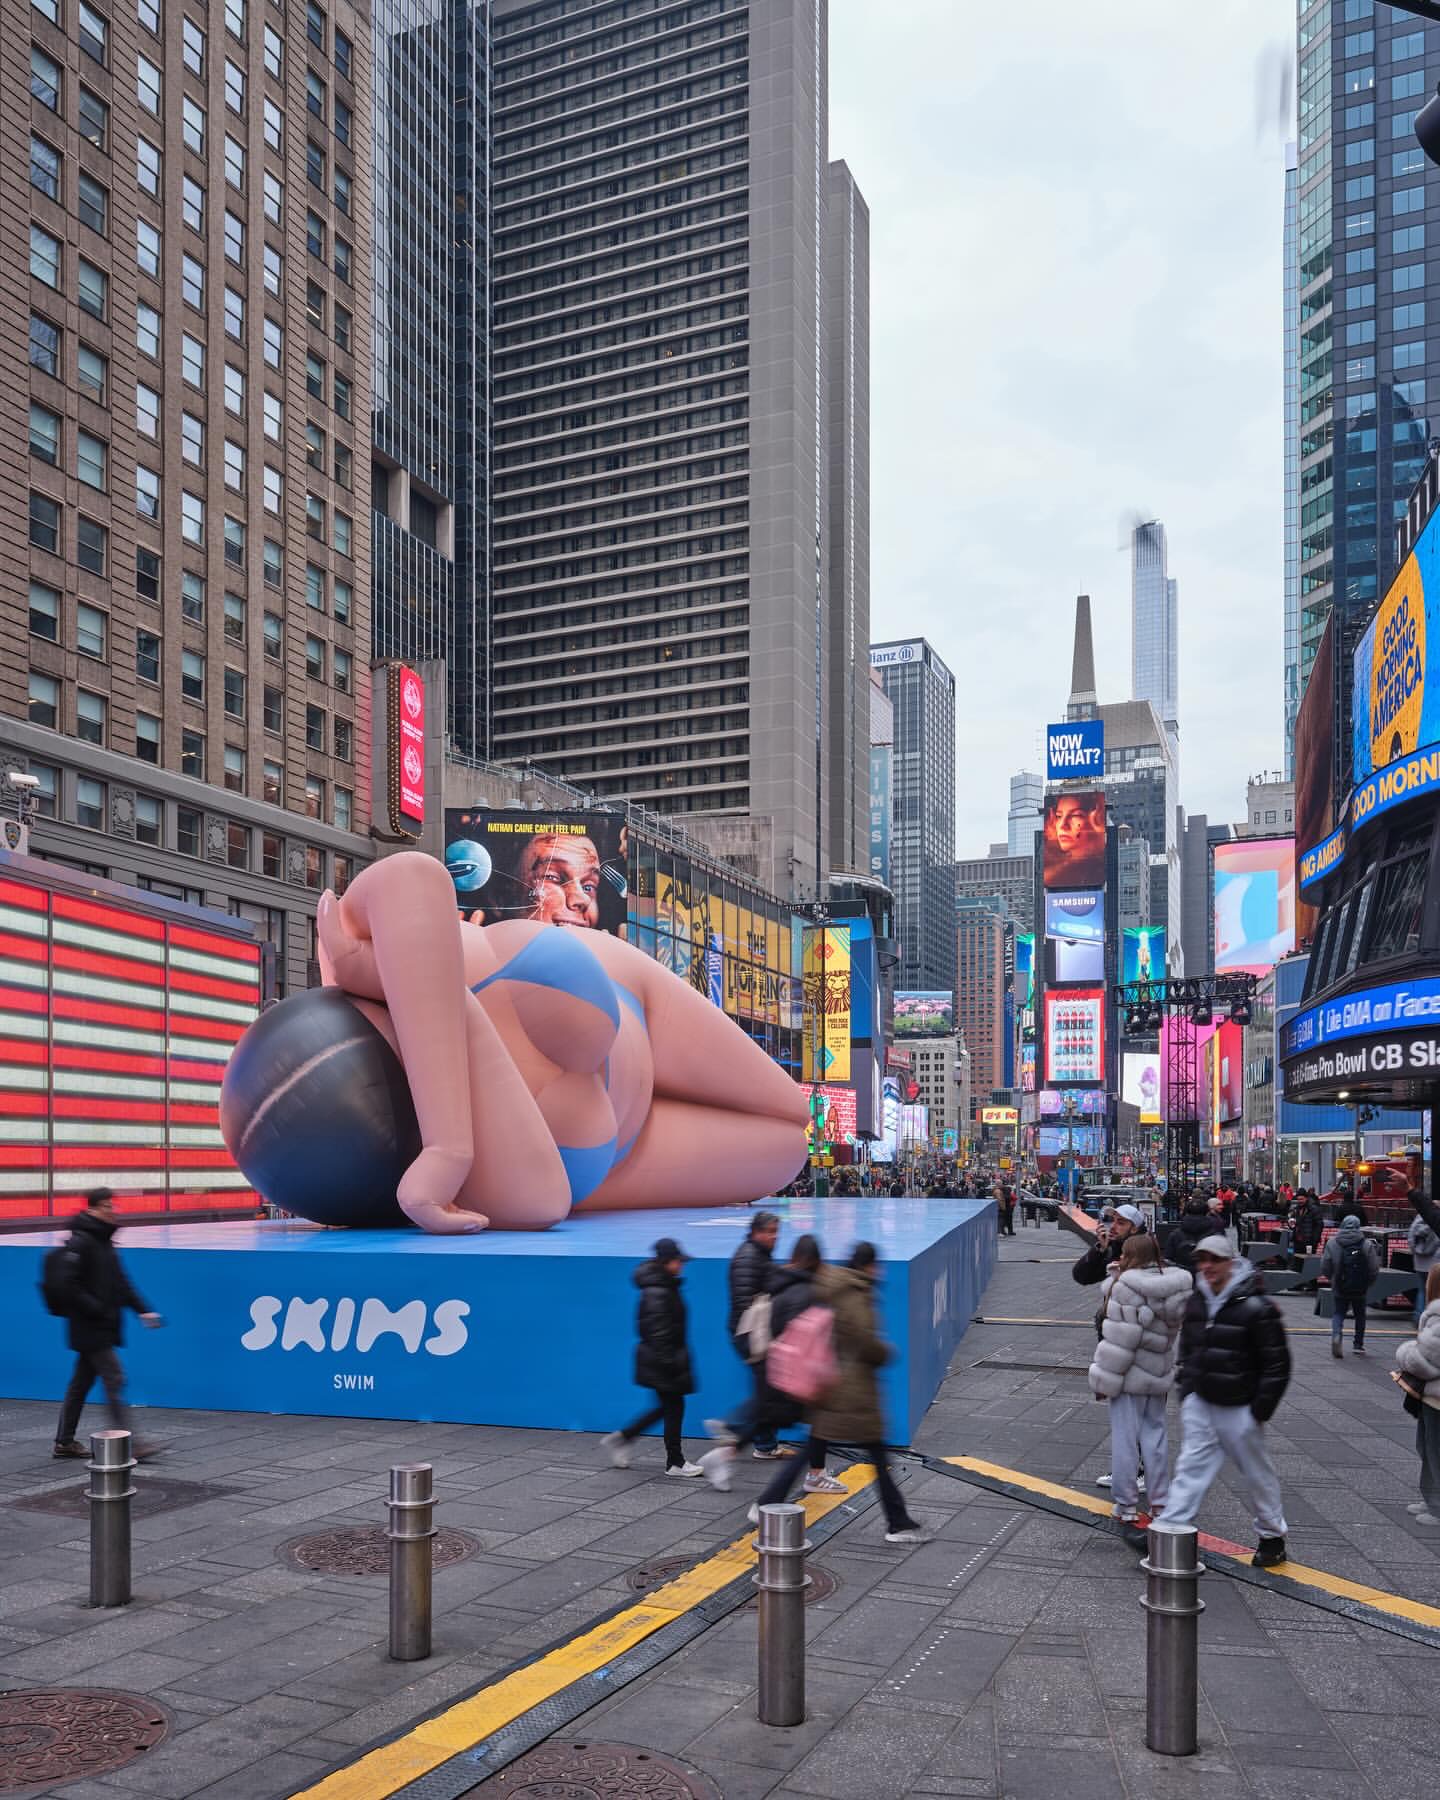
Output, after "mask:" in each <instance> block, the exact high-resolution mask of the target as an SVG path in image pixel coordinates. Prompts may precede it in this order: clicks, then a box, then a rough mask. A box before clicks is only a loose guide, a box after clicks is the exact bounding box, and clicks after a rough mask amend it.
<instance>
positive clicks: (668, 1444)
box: [600, 1237, 705, 1477]
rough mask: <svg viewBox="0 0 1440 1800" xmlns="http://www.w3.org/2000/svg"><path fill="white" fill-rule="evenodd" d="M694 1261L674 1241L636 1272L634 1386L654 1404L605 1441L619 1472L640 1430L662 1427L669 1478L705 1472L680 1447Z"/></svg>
mask: <svg viewBox="0 0 1440 1800" xmlns="http://www.w3.org/2000/svg"><path fill="white" fill-rule="evenodd" d="M689 1260H690V1258H689V1257H688V1256H686V1254H685V1252H684V1251H683V1250H682V1249H681V1248H680V1246H679V1245H678V1244H677V1243H676V1242H675V1240H674V1238H672V1237H662V1238H660V1239H658V1240H657V1242H656V1245H655V1254H654V1256H653V1257H651V1259H650V1260H649V1262H643V1263H641V1265H640V1267H639V1268H638V1269H637V1270H636V1271H635V1285H636V1287H638V1288H639V1290H640V1305H639V1308H638V1310H637V1312H636V1315H635V1325H636V1330H637V1332H638V1333H639V1337H640V1342H639V1343H638V1344H637V1345H636V1347H635V1385H636V1386H637V1387H645V1388H649V1389H650V1391H651V1392H652V1393H653V1394H654V1396H655V1405H654V1406H653V1407H651V1408H650V1410H649V1411H648V1412H643V1413H641V1415H640V1417H639V1418H638V1419H632V1420H631V1422H630V1423H629V1424H628V1425H627V1426H626V1427H625V1428H624V1430H623V1431H612V1432H610V1433H609V1434H608V1435H607V1436H605V1437H603V1438H601V1440H600V1447H601V1449H602V1450H605V1451H608V1453H609V1456H610V1461H611V1462H612V1463H613V1464H614V1466H615V1467H616V1468H617V1469H628V1468H629V1467H630V1446H631V1444H632V1443H633V1442H634V1441H635V1439H636V1438H637V1437H639V1436H640V1434H641V1432H642V1431H648V1430H649V1429H650V1427H651V1426H652V1425H660V1426H661V1427H662V1429H663V1431H664V1433H665V1473H666V1474H667V1475H678V1476H687V1477H694V1476H697V1475H703V1474H704V1473H705V1471H704V1470H703V1469H702V1468H701V1467H700V1465H699V1463H692V1462H691V1461H690V1460H689V1458H688V1457H687V1456H686V1454H685V1448H684V1445H683V1444H682V1442H681V1437H680V1434H681V1430H682V1428H683V1426H684V1423H685V1396H686V1395H687V1394H693V1393H694V1392H695V1371H694V1369H693V1367H692V1366H691V1362H690V1343H689V1336H688V1329H687V1328H688V1323H689V1321H688V1317H687V1314H686V1308H685V1298H684V1296H683V1295H682V1294H681V1292H680V1271H681V1269H682V1268H684V1266H685V1264H686V1263H687V1262H689Z"/></svg>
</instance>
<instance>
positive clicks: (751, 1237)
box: [727, 1209, 780, 1462]
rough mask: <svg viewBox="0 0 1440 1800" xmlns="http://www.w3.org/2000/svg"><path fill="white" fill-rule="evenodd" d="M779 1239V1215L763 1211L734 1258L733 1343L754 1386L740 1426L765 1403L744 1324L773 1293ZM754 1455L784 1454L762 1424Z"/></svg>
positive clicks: (730, 1321) (771, 1457)
mask: <svg viewBox="0 0 1440 1800" xmlns="http://www.w3.org/2000/svg"><path fill="white" fill-rule="evenodd" d="M779 1237H780V1219H779V1215H778V1214H776V1213H773V1212H765V1211H764V1210H763V1209H762V1210H761V1211H760V1212H757V1213H756V1214H755V1216H754V1218H753V1219H751V1221H750V1229H749V1231H748V1232H747V1233H746V1234H745V1241H744V1242H743V1243H742V1244H741V1246H740V1248H739V1249H738V1250H737V1251H736V1252H735V1254H734V1255H733V1256H732V1257H731V1258H730V1313H729V1317H728V1320H727V1326H728V1329H729V1332H730V1342H731V1343H732V1344H733V1345H734V1346H735V1354H736V1355H737V1356H738V1357H739V1358H740V1360H741V1362H743V1363H746V1364H749V1365H750V1371H751V1380H752V1382H753V1383H754V1386H753V1390H752V1392H751V1396H750V1399H749V1401H748V1403H747V1404H746V1406H745V1407H744V1408H742V1410H741V1412H740V1413H739V1414H738V1415H737V1420H736V1422H737V1423H743V1424H752V1425H753V1423H754V1422H755V1420H756V1419H757V1418H758V1417H759V1414H760V1409H761V1405H762V1401H763V1394H762V1392H761V1385H762V1377H763V1374H764V1371H763V1370H761V1369H759V1368H757V1367H756V1366H755V1364H754V1363H753V1362H752V1360H751V1356H750V1345H749V1342H748V1340H747V1339H746V1338H745V1337H744V1336H743V1334H742V1333H741V1331H740V1321H741V1319H742V1318H743V1317H744V1316H745V1310H746V1308H747V1307H748V1306H749V1304H750V1302H751V1301H752V1300H754V1299H757V1298H758V1297H759V1296H760V1295H761V1294H768V1293H769V1292H770V1287H771V1282H772V1280H773V1278H774V1274H775V1245H776V1242H777V1241H778V1239H779ZM754 1454H755V1458H756V1460H757V1461H759V1462H771V1461H773V1460H774V1459H775V1458H776V1457H777V1456H779V1455H780V1449H779V1447H778V1445H777V1444H776V1442H775V1433H774V1432H773V1431H771V1430H770V1428H769V1427H768V1426H766V1425H762V1426H761V1427H760V1429H759V1430H758V1431H757V1432H756V1433H755V1451H754Z"/></svg>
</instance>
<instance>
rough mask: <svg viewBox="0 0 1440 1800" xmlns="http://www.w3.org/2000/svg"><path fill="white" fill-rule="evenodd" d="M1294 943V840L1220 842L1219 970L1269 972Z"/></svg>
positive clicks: (1217, 868) (1217, 887)
mask: <svg viewBox="0 0 1440 1800" xmlns="http://www.w3.org/2000/svg"><path fill="white" fill-rule="evenodd" d="M1294 948H1295V840H1294V839H1293V838H1288V837H1284V838H1235V839H1233V840H1231V841H1230V842H1228V843H1224V844H1217V845H1216V846H1215V973H1216V974H1217V975H1230V974H1237V973H1241V972H1245V971H1248V972H1249V973H1251V974H1254V975H1264V974H1266V973H1267V972H1268V971H1269V970H1270V969H1272V968H1273V967H1274V966H1275V964H1276V963H1277V962H1279V960H1280V958H1281V957H1282V956H1286V955H1288V954H1289V952H1290V951H1292V950H1293V949H1294Z"/></svg>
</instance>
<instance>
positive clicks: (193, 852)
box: [175, 806, 202, 856]
mask: <svg viewBox="0 0 1440 1800" xmlns="http://www.w3.org/2000/svg"><path fill="white" fill-rule="evenodd" d="M201 823H202V821H201V816H200V814H199V813H198V812H197V811H196V810H195V808H194V807H193V806H177V807H176V808H175V848H176V849H177V850H178V851H180V853H181V854H182V855H183V856H198V855H199V854H200V828H201Z"/></svg>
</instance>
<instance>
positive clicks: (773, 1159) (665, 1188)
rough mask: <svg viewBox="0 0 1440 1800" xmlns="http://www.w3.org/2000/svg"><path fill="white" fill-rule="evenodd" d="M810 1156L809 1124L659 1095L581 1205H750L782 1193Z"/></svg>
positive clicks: (584, 1208) (586, 1208) (593, 1208)
mask: <svg viewBox="0 0 1440 1800" xmlns="http://www.w3.org/2000/svg"><path fill="white" fill-rule="evenodd" d="M804 1162H805V1127H804V1126H803V1125H798V1124H792V1123H790V1122H788V1121H786V1120H783V1119H762V1118H756V1117H755V1116H754V1114H751V1113H735V1112H727V1111H725V1110H723V1109H722V1108H720V1107H715V1106H691V1105H687V1104H686V1103H685V1102H684V1101H680V1100H657V1101H655V1103H654V1104H653V1106H652V1107H651V1109H650V1117H649V1119H648V1120H647V1121H646V1123H645V1126H644V1128H643V1130H642V1131H641V1133H640V1136H639V1138H638V1139H637V1140H636V1143H635V1148H634V1149H633V1150H632V1151H631V1152H630V1154H629V1156H627V1157H626V1158H625V1161H624V1162H623V1163H622V1164H621V1165H620V1167H619V1168H618V1169H616V1171H615V1173H614V1174H613V1175H611V1176H609V1177H608V1178H607V1179H606V1180H605V1181H604V1182H602V1183H601V1185H600V1186H599V1187H598V1188H597V1189H596V1190H595V1192H594V1193H593V1194H591V1195H590V1197H589V1198H588V1199H587V1200H584V1201H582V1202H581V1203H580V1204H579V1205H577V1206H576V1208H575V1210H576V1212H609V1211H615V1212H622V1211H626V1210H629V1209H631V1208H640V1207H648V1206H726V1205H746V1206H748V1205H749V1204H750V1203H751V1202H752V1201H755V1200H764V1199H766V1198H767V1197H768V1196H769V1195H771V1194H775V1193H778V1192H779V1190H780V1189H781V1188H782V1187H784V1186H785V1184H786V1183H787V1182H789V1181H793V1180H794V1179H795V1177H796V1175H797V1174H798V1173H799V1171H800V1169H801V1168H802V1167H803V1166H804Z"/></svg>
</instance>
